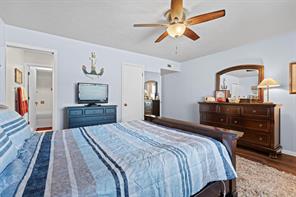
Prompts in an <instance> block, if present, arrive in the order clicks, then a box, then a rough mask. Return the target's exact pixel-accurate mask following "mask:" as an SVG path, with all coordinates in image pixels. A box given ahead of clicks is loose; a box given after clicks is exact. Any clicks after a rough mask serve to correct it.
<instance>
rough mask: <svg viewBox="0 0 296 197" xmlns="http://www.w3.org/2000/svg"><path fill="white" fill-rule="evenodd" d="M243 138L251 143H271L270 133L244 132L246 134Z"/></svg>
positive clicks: (267, 144) (264, 144)
mask: <svg viewBox="0 0 296 197" xmlns="http://www.w3.org/2000/svg"><path fill="white" fill-rule="evenodd" d="M241 140H242V141H245V142H248V143H251V144H257V145H263V146H266V147H268V146H269V145H270V137H269V135H267V134H265V133H260V132H256V133H254V132H244V136H243V137H242V138H241Z"/></svg>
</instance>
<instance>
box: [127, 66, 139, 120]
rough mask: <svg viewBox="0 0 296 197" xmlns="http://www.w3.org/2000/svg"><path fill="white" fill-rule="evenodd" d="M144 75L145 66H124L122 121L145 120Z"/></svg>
mask: <svg viewBox="0 0 296 197" xmlns="http://www.w3.org/2000/svg"><path fill="white" fill-rule="evenodd" d="M143 73H144V67H143V66H140V65H123V66H122V121H130V120H143V119H144V97H143V95H144V79H143V78H144V76H143V75H144V74H143Z"/></svg>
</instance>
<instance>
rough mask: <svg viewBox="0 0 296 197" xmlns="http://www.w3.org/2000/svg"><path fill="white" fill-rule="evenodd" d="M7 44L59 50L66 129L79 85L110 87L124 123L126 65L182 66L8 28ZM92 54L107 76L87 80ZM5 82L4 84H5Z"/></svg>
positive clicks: (59, 102)
mask: <svg viewBox="0 0 296 197" xmlns="http://www.w3.org/2000/svg"><path fill="white" fill-rule="evenodd" d="M5 39H6V42H13V43H21V44H25V45H30V46H35V47H41V48H47V49H53V50H56V51H57V66H56V73H54V74H56V78H57V83H58V86H57V87H56V91H57V95H58V99H57V108H58V109H57V111H58V113H57V125H58V128H62V127H63V125H64V124H63V122H64V111H63V110H64V107H66V106H72V105H75V84H76V83H77V82H99V83H107V84H109V89H110V91H109V101H110V103H112V104H116V105H118V110H117V113H118V120H121V66H122V64H124V63H131V64H138V65H144V66H145V70H146V71H152V72H160V68H165V67H167V64H172V65H176V67H177V68H178V66H179V64H178V63H176V62H172V61H169V60H165V59H160V58H155V57H151V56H147V55H142V54H137V53H132V52H127V51H123V50H118V49H113V48H109V47H104V46H99V45H95V44H90V43H85V42H81V41H76V40H72V39H67V38H63V37H58V36H53V35H49V34H45V33H40V32H35V31H31V30H26V29H22V28H18V27H14V26H9V25H5ZM92 51H95V52H96V54H97V65H98V66H99V67H102V66H103V67H104V68H105V74H104V75H103V76H102V77H101V78H98V79H96V80H91V79H89V78H88V77H86V76H85V75H84V74H83V73H82V71H81V65H83V64H85V65H89V59H88V58H89V56H90V53H91V52H92ZM1 83H2V81H1Z"/></svg>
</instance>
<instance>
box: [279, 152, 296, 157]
mask: <svg viewBox="0 0 296 197" xmlns="http://www.w3.org/2000/svg"><path fill="white" fill-rule="evenodd" d="M282 153H284V154H286V155H291V156H294V157H296V152H294V151H290V150H282Z"/></svg>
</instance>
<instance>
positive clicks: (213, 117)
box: [203, 113, 227, 124]
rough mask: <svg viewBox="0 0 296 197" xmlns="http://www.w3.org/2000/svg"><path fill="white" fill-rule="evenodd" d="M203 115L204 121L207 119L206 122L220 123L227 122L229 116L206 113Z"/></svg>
mask: <svg viewBox="0 0 296 197" xmlns="http://www.w3.org/2000/svg"><path fill="white" fill-rule="evenodd" d="M203 117H204V119H203V121H206V122H212V123H220V124H226V123H227V117H226V116H225V115H223V114H218V113H206V114H205V115H204V116H203Z"/></svg>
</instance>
